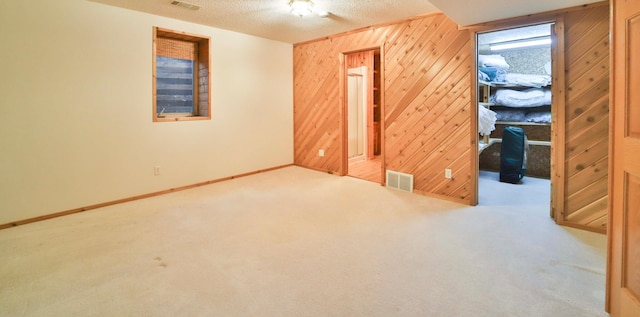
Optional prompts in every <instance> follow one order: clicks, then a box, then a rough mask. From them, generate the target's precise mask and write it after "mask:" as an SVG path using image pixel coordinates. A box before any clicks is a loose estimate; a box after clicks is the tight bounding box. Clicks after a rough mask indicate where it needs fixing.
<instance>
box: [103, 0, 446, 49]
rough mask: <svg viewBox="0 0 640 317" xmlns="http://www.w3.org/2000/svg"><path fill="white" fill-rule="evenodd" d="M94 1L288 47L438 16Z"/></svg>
mask: <svg viewBox="0 0 640 317" xmlns="http://www.w3.org/2000/svg"><path fill="white" fill-rule="evenodd" d="M91 1H93V2H100V3H104V4H109V5H114V6H117V7H122V8H127V9H132V10H136V11H142V12H147V13H151V14H155V15H160V16H165V17H170V18H174V19H179V20H184V21H189V22H194V23H198V24H203V25H208V26H212V27H216V28H220V29H226V30H231V31H236V32H241V33H245V34H251V35H255V36H259V37H264V38H268V39H273V40H277V41H282V42H287V43H299V42H304V41H308V40H312V39H316V38H320V37H323V36H327V35H331V34H336V33H341V32H346V31H351V30H354V29H358V28H362V27H367V26H371V25H376V24H380V23H384V22H393V21H397V20H402V19H405V18H409V17H414V16H417V15H422V14H426V13H431V12H436V11H437V9H436V8H435V7H434V6H433V5H432V4H431V3H430V2H429V1H415V0H414V1H412V0H346V1H345V0H313V2H314V3H315V8H316V9H318V10H325V11H328V12H330V14H329V16H328V17H326V18H321V17H319V16H318V15H310V16H306V17H302V18H301V17H299V16H296V15H293V14H291V12H290V9H289V6H288V3H289V0H184V1H185V2H188V3H192V4H196V5H199V6H201V7H202V8H201V9H200V10H198V11H193V10H189V9H185V8H181V7H176V6H173V5H171V4H170V2H171V1H170V0H91Z"/></svg>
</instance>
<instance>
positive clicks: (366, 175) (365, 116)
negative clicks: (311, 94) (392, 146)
mask: <svg viewBox="0 0 640 317" xmlns="http://www.w3.org/2000/svg"><path fill="white" fill-rule="evenodd" d="M345 66H346V69H347V73H346V84H347V87H346V101H347V105H346V121H347V131H346V132H347V153H348V164H347V175H349V176H352V177H356V178H361V179H365V180H368V181H372V182H376V183H382V160H381V125H380V123H381V121H380V116H381V111H380V108H381V103H380V99H381V98H380V97H381V95H380V84H381V83H380V82H381V80H380V50H379V49H375V50H367V51H361V52H355V53H350V54H346V55H345Z"/></svg>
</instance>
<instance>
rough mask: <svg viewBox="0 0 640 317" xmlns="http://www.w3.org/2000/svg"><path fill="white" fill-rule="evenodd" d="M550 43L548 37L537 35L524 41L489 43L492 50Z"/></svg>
mask: <svg viewBox="0 0 640 317" xmlns="http://www.w3.org/2000/svg"><path fill="white" fill-rule="evenodd" d="M549 44H551V38H550V37H537V38H531V39H527V40H524V41H513V42H503V43H496V44H491V45H489V48H490V49H491V50H492V51H501V50H509V49H515V48H523V47H533V46H543V45H549Z"/></svg>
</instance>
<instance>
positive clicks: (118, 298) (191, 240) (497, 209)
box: [0, 167, 607, 317]
mask: <svg viewBox="0 0 640 317" xmlns="http://www.w3.org/2000/svg"><path fill="white" fill-rule="evenodd" d="M493 176H495V175H491V174H487V173H483V175H482V176H481V180H480V184H481V185H480V186H481V193H480V196H481V201H480V202H481V204H480V205H479V206H476V207H469V206H464V205H459V204H455V203H451V202H447V201H441V200H437V199H432V198H427V197H423V196H420V195H414V194H407V193H403V192H398V191H393V190H389V189H386V188H384V187H382V186H379V185H377V184H375V183H372V182H367V181H363V180H359V179H355V178H351V177H338V176H334V175H328V174H324V173H320V172H315V171H311V170H306V169H303V168H299V167H288V168H284V169H280V170H276V171H271V172H268V173H264V174H258V175H253V176H249V177H244V178H239V179H235V180H231V181H227V182H222V183H217V184H213V185H209V186H204V187H200V188H196V189H192V190H187V191H181V192H176V193H172V194H169V195H164V196H159V197H154V198H150V199H145V200H139V201H134V202H130V203H126V204H120V205H116V206H111V207H106V208H102V209H98V210H93V211H89V212H85V213H80V214H75V215H71V216H66V217H61V218H56V219H52V220H48V221H43V222H39V223H34V224H29V225H24V226H20V227H16V228H11V229H7V230H2V231H0V315H2V316H510V317H512V316H572V317H573V316H607V314H606V313H604V312H603V307H604V296H605V293H604V289H605V258H606V256H605V254H606V237H605V236H604V235H600V234H595V233H590V232H584V231H579V230H575V229H571V228H565V227H560V226H557V225H555V224H554V223H553V221H552V220H551V219H550V218H549V216H548V215H549V211H548V199H546V200H545V199H541V200H537V199H533V198H523V197H521V198H516V197H515V196H514V195H517V194H516V193H515V192H506V191H509V190H511V189H514V188H515V187H514V186H527V185H533V184H532V183H533V182H535V181H538V180H536V179H529V178H527V179H525V184H523V185H508V186H506V187H505V186H503V185H507V184H500V183H498V182H497V181H495V179H493V178H492V177H493ZM529 180H530V181H529ZM528 181H529V182H528ZM540 181H542V182H544V181H543V180H540ZM533 187H535V186H533ZM537 190H541V191H542V193H544V185H541V186H539V188H538V189H537ZM487 191H488V192H489V194H487V193H486V192H487ZM547 194H548V186H547ZM520 195H522V194H520ZM524 195H526V194H524ZM483 197H484V198H483ZM500 197H503V198H504V197H506V198H507V199H506V200H500V199H499V198H500ZM547 197H548V196H547Z"/></svg>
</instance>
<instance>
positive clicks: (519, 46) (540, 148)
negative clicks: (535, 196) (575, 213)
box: [477, 24, 552, 179]
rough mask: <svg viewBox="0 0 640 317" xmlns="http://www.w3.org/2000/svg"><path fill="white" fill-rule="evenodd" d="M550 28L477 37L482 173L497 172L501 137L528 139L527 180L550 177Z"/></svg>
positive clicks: (541, 26) (494, 33) (544, 25)
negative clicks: (511, 132)
mask: <svg viewBox="0 0 640 317" xmlns="http://www.w3.org/2000/svg"><path fill="white" fill-rule="evenodd" d="M551 28H552V24H540V25H534V26H526V27H519V28H513V29H508V30H500V31H493V32H487V33H480V34H478V38H477V39H478V94H477V95H478V132H479V134H480V137H479V139H480V141H479V147H480V148H479V153H480V157H479V168H480V170H486V171H493V172H498V171H499V170H500V155H501V147H502V144H501V143H502V133H503V130H504V128H505V127H508V126H511V127H519V128H521V129H523V130H524V133H525V136H526V140H527V141H526V143H527V144H526V147H525V148H526V150H525V153H526V155H525V157H526V159H525V164H526V176H532V177H538V178H546V179H549V178H550V176H551V124H552V120H551V118H552V116H551V107H552V104H551V100H552V98H551V97H552V94H551V83H552V80H551V65H552V63H551Z"/></svg>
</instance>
